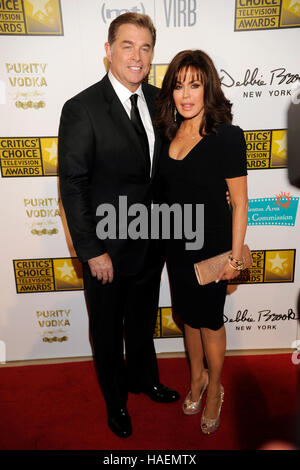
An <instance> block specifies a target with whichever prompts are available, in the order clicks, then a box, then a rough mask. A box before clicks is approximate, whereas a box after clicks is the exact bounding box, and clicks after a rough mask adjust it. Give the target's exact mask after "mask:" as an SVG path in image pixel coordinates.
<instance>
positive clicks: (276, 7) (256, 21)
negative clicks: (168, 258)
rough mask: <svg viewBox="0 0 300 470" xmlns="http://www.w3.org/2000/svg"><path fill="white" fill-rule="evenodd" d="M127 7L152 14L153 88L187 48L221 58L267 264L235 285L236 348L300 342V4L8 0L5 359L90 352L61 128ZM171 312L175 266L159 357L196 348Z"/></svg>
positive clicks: (3, 88)
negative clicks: (61, 181)
mask: <svg viewBox="0 0 300 470" xmlns="http://www.w3.org/2000/svg"><path fill="white" fill-rule="evenodd" d="M126 11H134V12H140V13H147V14H149V15H150V16H151V17H152V19H153V21H154V24H155V26H156V28H157V46H156V50H155V56H154V60H153V65H152V70H151V74H150V77H149V80H150V82H151V83H153V84H154V85H156V86H158V87H160V86H161V82H162V79H163V76H164V73H165V71H166V67H167V65H168V63H169V61H170V60H171V58H172V57H173V56H174V55H175V54H176V53H177V52H179V51H180V50H183V49H202V50H204V51H206V52H207V53H208V54H209V55H210V56H211V57H212V59H213V60H214V62H215V65H216V67H217V70H218V72H219V75H220V78H221V81H222V86H223V90H224V92H225V94H226V96H227V97H228V98H229V99H230V100H231V101H232V102H233V113H234V123H235V124H238V125H239V126H240V127H242V128H243V130H244V132H245V138H246V142H247V158H248V168H249V171H248V181H249V216H248V231H247V237H246V242H247V243H248V244H249V246H250V248H251V250H252V255H253V260H254V264H253V267H252V268H251V269H250V270H249V271H248V272H245V273H244V274H243V275H242V277H240V278H239V279H238V280H237V281H235V282H233V283H231V284H230V285H229V287H228V296H227V299H226V305H225V312H224V318H225V325H226V329H227V338H228V339H227V347H228V349H257V348H290V347H292V346H293V345H294V344H295V342H297V339H298V337H299V333H298V321H297V310H296V304H297V296H298V292H299V289H300V277H299V274H300V272H299V271H300V264H299V251H298V249H299V240H300V220H299V215H298V206H299V197H300V192H299V190H297V189H296V188H295V187H292V186H291V185H290V184H289V182H288V179H287V144H286V142H287V140H286V138H287V110H288V107H289V105H290V103H291V101H293V102H295V103H298V102H299V101H300V56H299V50H298V49H299V43H300V1H299V0H236V1H235V0H143V1H139V0H133V1H131V0H130V1H129V0H85V1H84V0H0V45H1V48H0V51H1V52H0V59H1V60H0V103H1V104H0V112H1V120H0V169H1V181H0V183H1V185H0V197H1V227H2V229H1V273H0V276H1V278H0V282H1V310H0V354H1V355H2V359H3V357H4V355H5V357H6V360H7V361H11V360H22V359H36V358H56V357H70V356H89V355H90V354H91V346H90V341H89V329H88V315H87V308H86V303H85V297H84V290H83V287H84V286H83V281H82V277H81V264H80V262H79V261H78V260H77V258H76V253H75V252H74V249H73V247H72V242H71V239H70V236H69V233H68V228H67V226H66V223H65V219H64V212H63V208H62V206H61V204H60V199H59V193H58V174H57V134H58V125H59V118H60V113H61V108H62V106H63V104H64V102H65V101H66V100H67V99H68V98H70V97H71V96H73V95H74V94H76V93H78V92H79V91H81V90H82V89H84V88H86V87H87V86H89V85H91V84H93V83H95V82H97V81H98V80H100V79H101V78H102V77H103V75H104V74H105V73H106V69H105V65H106V62H105V52H104V43H105V41H106V40H107V31H108V26H109V23H110V22H111V21H112V20H113V19H114V18H115V17H116V16H118V15H120V14H121V13H124V12H126ZM112 138H113V136H112ZM170 305H171V302H170V293H169V284H168V276H167V272H166V270H164V271H163V273H162V282H161V292H160V304H159V309H158V318H157V327H156V332H155V346H156V350H157V352H162V351H183V350H184V342H183V337H182V331H181V329H180V325H179V324H178V322H177V320H176V319H174V318H173V316H172V310H171V307H170ZM140 321H143V305H141V316H140ZM0 360H1V357H0Z"/></svg>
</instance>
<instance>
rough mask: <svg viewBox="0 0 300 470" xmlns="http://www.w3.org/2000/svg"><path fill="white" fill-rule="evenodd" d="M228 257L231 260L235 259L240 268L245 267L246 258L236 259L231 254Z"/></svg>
mask: <svg viewBox="0 0 300 470" xmlns="http://www.w3.org/2000/svg"><path fill="white" fill-rule="evenodd" d="M228 259H229V261H233V262H234V263H235V264H236V265H237V267H238V268H239V267H241V269H243V267H244V258H242V259H236V258H233V256H232V255H229V256H228Z"/></svg>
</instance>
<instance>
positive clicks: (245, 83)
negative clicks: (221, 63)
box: [220, 64, 300, 99]
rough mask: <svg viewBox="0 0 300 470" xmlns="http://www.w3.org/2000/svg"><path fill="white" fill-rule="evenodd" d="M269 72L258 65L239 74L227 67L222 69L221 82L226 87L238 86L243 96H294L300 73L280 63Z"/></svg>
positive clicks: (299, 80)
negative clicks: (234, 73) (228, 69)
mask: <svg viewBox="0 0 300 470" xmlns="http://www.w3.org/2000/svg"><path fill="white" fill-rule="evenodd" d="M279 65H280V66H279V67H275V68H273V69H271V70H269V71H268V72H262V71H261V70H260V69H259V68H258V67H255V66H253V67H252V68H251V67H249V68H246V67H245V69H244V71H242V72H241V73H240V74H239V75H238V76H234V75H233V73H232V72H231V71H230V72H229V71H227V70H225V69H220V80H221V84H222V85H223V86H224V87H226V88H232V87H234V88H237V89H239V90H241V91H242V93H243V94H242V97H243V98H249V99H253V98H258V99H259V98H262V97H264V96H268V97H271V98H278V97H283V96H290V97H291V98H292V97H293V88H295V87H297V85H299V83H300V75H299V74H298V73H297V72H295V71H294V70H288V69H287V68H286V67H284V66H282V64H279Z"/></svg>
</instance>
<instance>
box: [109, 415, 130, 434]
mask: <svg viewBox="0 0 300 470" xmlns="http://www.w3.org/2000/svg"><path fill="white" fill-rule="evenodd" d="M107 424H108V427H109V428H110V430H111V431H112V432H113V433H115V434H116V435H117V436H118V437H129V436H130V435H131V434H132V427H131V420H130V416H129V414H128V411H127V410H126V408H121V409H120V410H119V411H118V412H117V413H114V414H111V415H109V416H108V421H107Z"/></svg>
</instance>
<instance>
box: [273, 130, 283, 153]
mask: <svg viewBox="0 0 300 470" xmlns="http://www.w3.org/2000/svg"><path fill="white" fill-rule="evenodd" d="M275 144H277V145H278V147H279V149H278V151H277V152H278V153H281V152H284V153H286V134H284V135H283V136H282V138H281V139H279V140H275Z"/></svg>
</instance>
